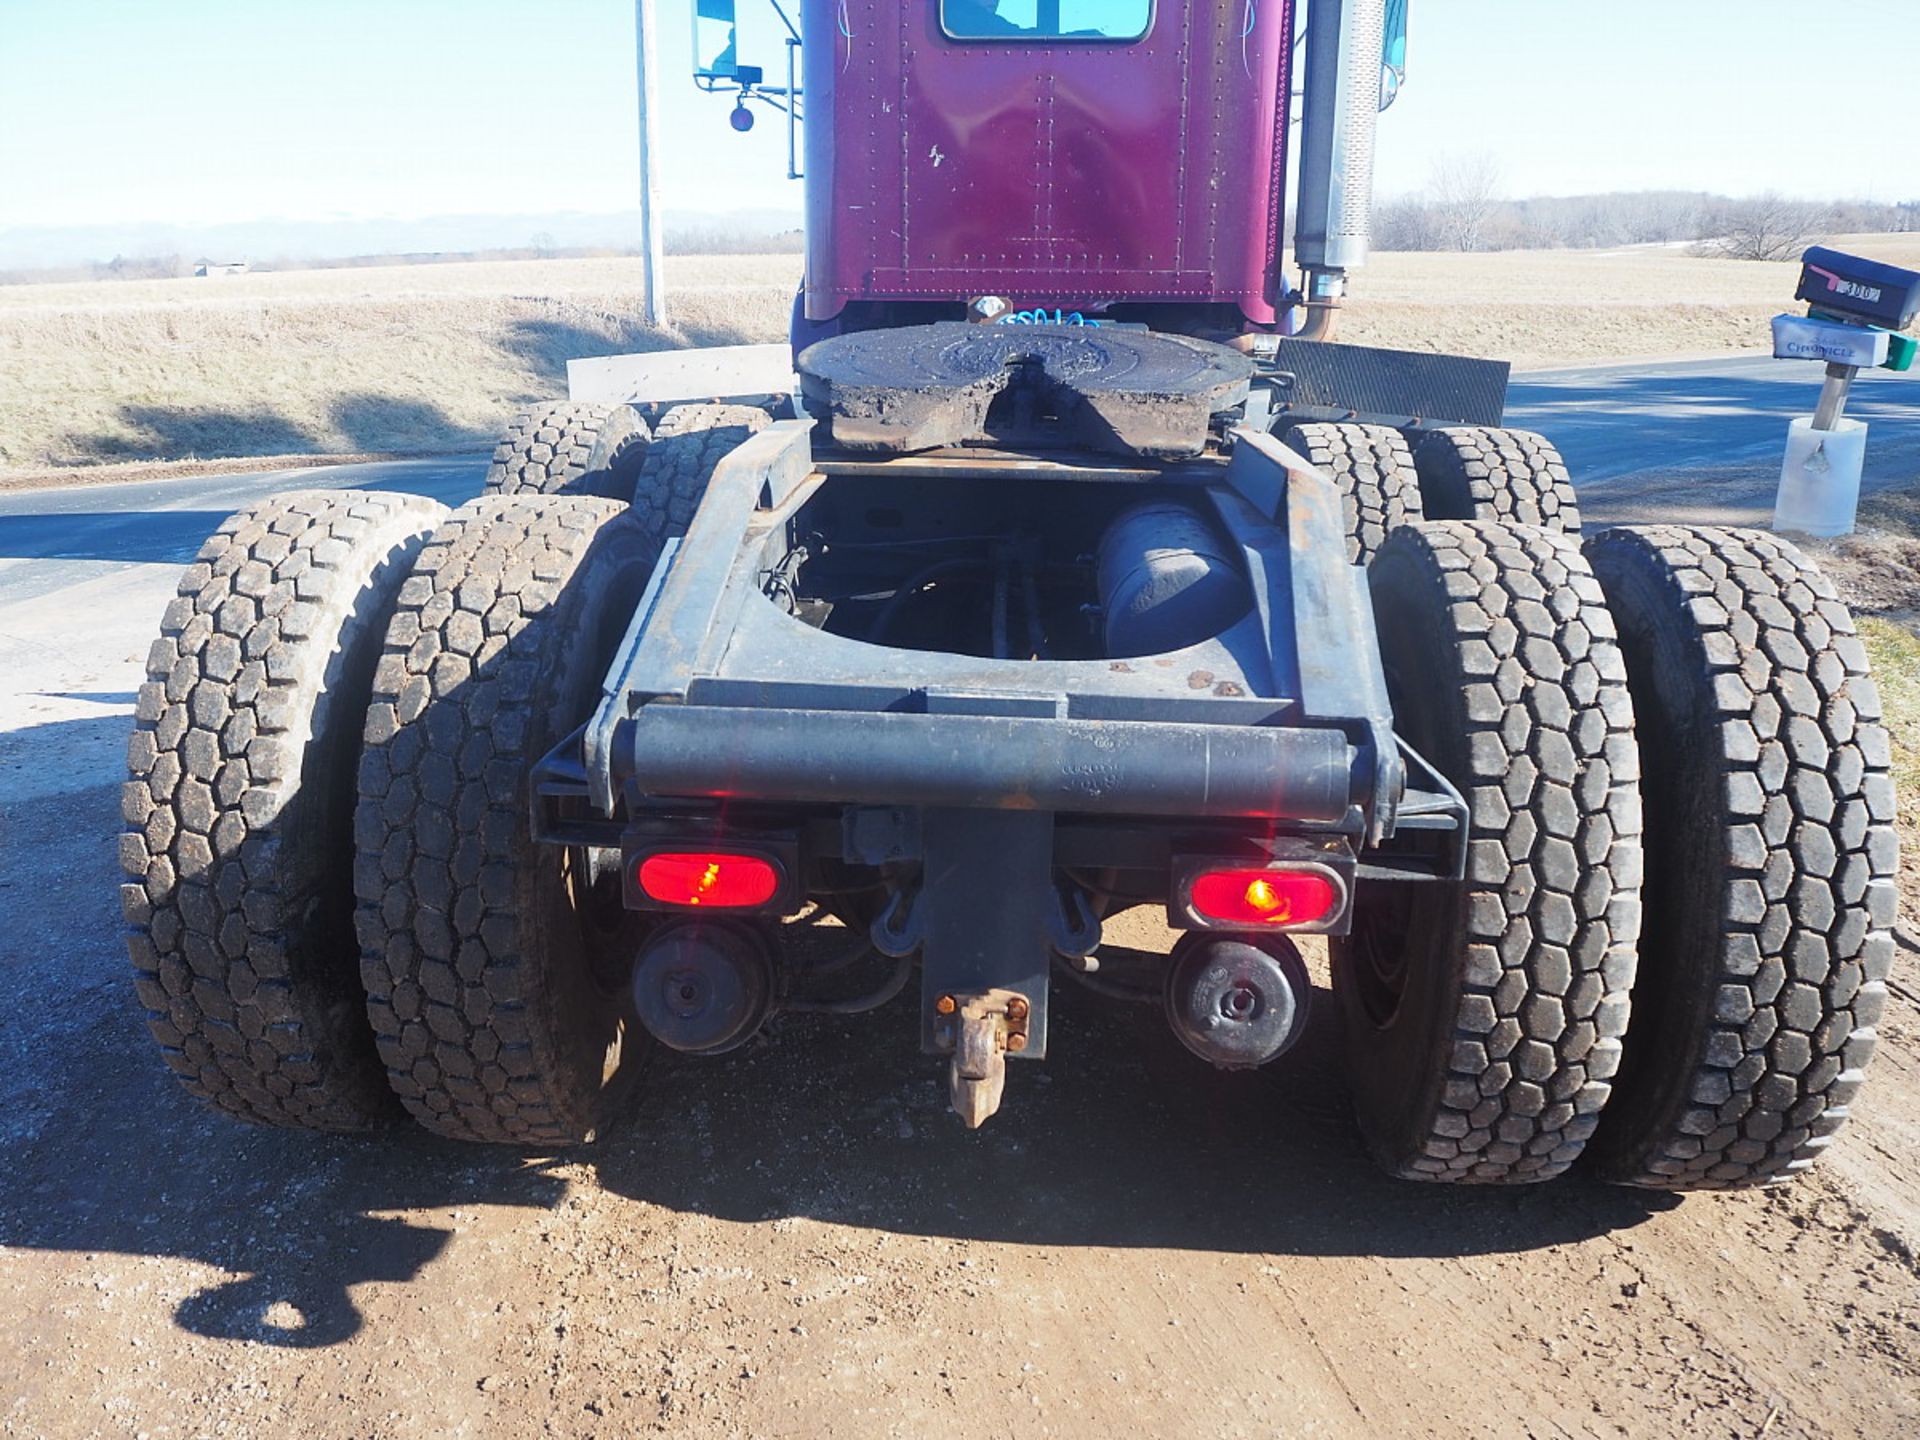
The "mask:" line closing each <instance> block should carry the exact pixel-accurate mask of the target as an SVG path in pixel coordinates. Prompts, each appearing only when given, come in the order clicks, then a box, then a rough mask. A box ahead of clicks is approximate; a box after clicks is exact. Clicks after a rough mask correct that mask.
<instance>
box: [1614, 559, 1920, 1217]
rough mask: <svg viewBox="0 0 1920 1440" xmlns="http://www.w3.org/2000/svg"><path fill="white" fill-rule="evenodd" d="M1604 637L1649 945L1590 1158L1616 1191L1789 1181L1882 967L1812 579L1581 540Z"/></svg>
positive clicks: (1885, 782)
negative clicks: (1610, 656) (1607, 622)
mask: <svg viewBox="0 0 1920 1440" xmlns="http://www.w3.org/2000/svg"><path fill="white" fill-rule="evenodd" d="M1587 555H1588V558H1589V559H1590V560H1591V562H1592V564H1593V567H1594V570H1595V572H1596V574H1598V576H1599V578H1600V583H1601V585H1602V587H1603V588H1604V589H1605V590H1606V593H1607V603H1608V605H1609V606H1610V607H1611V609H1612V610H1613V613H1614V616H1615V619H1616V620H1617V621H1618V623H1619V626H1620V640H1621V646H1622V648H1623V649H1624V651H1625V653H1626V659H1627V675H1628V678H1629V681H1630V682H1631V684H1632V686H1633V692H1634V705H1635V707H1636V709H1637V710H1638V712H1639V716H1640V736H1641V747H1642V753H1643V755H1644V757H1645V764H1646V783H1647V856H1648V860H1649V862H1650V863H1649V866H1648V871H1649V874H1648V878H1647V891H1646V898H1647V935H1646V939H1645V941H1644V942H1643V943H1642V947H1641V963H1640V976H1639V979H1638V981H1637V982H1636V984H1635V990H1634V1002H1635V1003H1634V1020H1633V1024H1632V1026H1631V1028H1629V1030H1628V1032H1627V1037H1626V1048H1625V1053H1624V1055H1623V1057H1622V1060H1621V1066H1620V1078H1619V1083H1618V1088H1617V1093H1616V1094H1615V1096H1614V1100H1613V1103H1612V1105H1611V1106H1609V1107H1608V1110H1607V1113H1606V1115H1605V1117H1604V1118H1603V1119H1602V1120H1601V1123H1600V1130H1599V1134H1598V1135H1597V1136H1596V1137H1595V1140H1594V1144H1593V1146H1592V1148H1591V1149H1590V1151H1589V1152H1588V1153H1589V1161H1590V1163H1591V1164H1592V1165H1593V1166H1594V1168H1595V1169H1596V1170H1598V1171H1599V1173H1600V1174H1602V1175H1603V1176H1605V1177H1606V1178H1608V1179H1611V1180H1617V1181H1621V1182H1624V1183H1627V1184H1633V1185H1643V1186H1652V1187H1657V1188H1661V1189H1671V1190H1684V1189H1706V1188H1731V1187H1738V1186H1748V1185H1757V1184H1764V1183H1766V1182H1768V1181H1770V1180H1777V1179H1782V1178H1785V1177H1787V1176H1791V1175H1793V1174H1795V1173H1797V1172H1798V1171H1801V1170H1804V1169H1806V1168H1807V1167H1808V1166H1809V1165H1811V1164H1812V1163H1813V1161H1814V1159H1815V1158H1816V1157H1817V1156H1818V1155H1819V1153H1820V1152H1821V1150H1823V1149H1824V1148H1825V1147H1826V1146H1827V1145H1828V1144H1829V1143H1830V1142H1831V1140H1832V1138H1833V1135H1834V1132H1835V1131H1837V1130H1838V1129H1839V1128H1840V1126H1841V1124H1842V1123H1843V1122H1844V1121H1845V1119H1846V1117H1847V1114H1848V1111H1849V1109H1850V1107H1851V1105H1852V1101H1853V1097H1854V1095H1855V1094H1856V1093H1857V1091H1858V1090H1859V1088H1860V1084H1861V1081H1862V1079H1863V1078H1864V1071H1865V1069H1866V1065H1867V1061H1868V1058H1869V1057H1870V1056H1871V1055H1872V1053H1873V1048H1874V1042H1875V1033H1874V1028H1873V1027H1874V1025H1875V1023H1876V1022H1877V1021H1878V1019H1879V1016H1880V1011H1881V1007H1882V1006H1883V1005H1884V1003H1885V1000H1886V984H1885V981H1886V977H1887V971H1888V967H1889V965H1890V964H1891V961H1892V957H1893V936H1892V933H1891V931H1890V928H1889V927H1890V926H1891V925H1892V923H1893V918H1894V906H1895V892H1894V871H1895V865H1896V862H1897V858H1898V857H1897V855H1896V844H1895V836H1894V831H1893V827H1892V823H1891V822H1892V820H1893V805H1894V793H1893V782H1892V780H1891V778H1890V776H1889V773H1888V764H1889V761H1890V758H1891V757H1890V753H1889V748H1888V743H1887V735H1886V732H1885V731H1884V730H1883V729H1882V728H1881V726H1880V724H1879V720H1880V702H1879V698H1878V696H1877V695H1876V694H1875V691H1874V688H1873V682H1872V681H1871V680H1870V679H1869V678H1868V677H1867V662H1866V654H1865V652H1864V650H1863V649H1862V648H1861V645H1860V642H1859V641H1858V640H1857V639H1856V638H1855V637H1854V631H1853V620H1852V617H1851V616H1850V615H1849V614H1848V613H1847V610H1846V607H1845V606H1844V605H1842V604H1841V603H1840V600H1839V597H1838V596H1837V595H1836V593H1835V591H1834V588H1833V585H1832V584H1831V582H1829V581H1828V580H1827V578H1826V577H1825V576H1824V575H1822V574H1821V573H1820V572H1819V571H1818V570H1816V569H1815V568H1814V567H1813V566H1812V564H1810V563H1809V562H1808V561H1807V560H1806V559H1805V558H1804V557H1803V556H1802V555H1801V554H1800V552H1799V551H1798V550H1796V549H1795V548H1794V547H1793V546H1792V545H1790V544H1788V543H1786V542H1785V541H1783V540H1781V539H1779V538H1777V537H1775V536H1772V535H1768V534H1764V533H1762V532H1759V531H1751V530H1716V529H1708V528H1702V527H1693V526H1679V525H1658V526H1648V527H1646V528H1632V529H1617V530H1608V531H1606V532H1604V533H1603V534H1601V535H1599V536H1596V537H1595V538H1594V539H1593V540H1591V541H1589V542H1588V544H1587Z"/></svg>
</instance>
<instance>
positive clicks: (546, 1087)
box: [354, 495, 654, 1145]
mask: <svg viewBox="0 0 1920 1440" xmlns="http://www.w3.org/2000/svg"><path fill="white" fill-rule="evenodd" d="M653 559H654V551H653V548H652V546H651V545H650V544H648V542H647V540H646V538H645V536H644V535H643V534H642V532H641V530H640V527H639V526H638V524H636V523H635V522H634V520H633V519H632V518H631V516H630V515H628V514H627V513H626V512H625V511H624V508H623V507H622V506H621V505H620V504H618V503H617V502H614V501H610V500H602V499H593V498H588V497H584V496H567V495H559V496H531V495H520V496H497V497H482V498H481V499H478V500H475V501H473V502H471V503H470V504H468V505H465V506H463V507H462V508H461V509H460V510H458V511H456V512H455V513H454V515H453V516H452V518H451V519H449V520H448V521H447V523H446V524H445V525H443V526H441V528H440V529H439V530H437V531H435V532H434V535H433V539H432V541H431V542H430V543H429V544H428V546H427V547H426V549H425V550H424V551H423V552H422V553H421V556H420V559H419V561H418V562H417V564H416V565H415V569H414V574H413V576H412V577H411V579H409V581H408V582H407V584H406V585H405V586H404V587H403V588H402V590H401V592H400V600H399V606H398V609H397V610H396V612H395V614H394V617H393V624H392V625H391V627H389V629H388V631H387V642H386V653H385V654H384V655H383V656H382V657H381V660H380V665H379V669H378V671H377V672H376V674H375V677H374V685H373V703H372V704H371V705H370V706H369V708H368V711H367V739H366V747H365V750H364V751H363V753H362V755H361V759H360V773H359V790H360V800H359V806H358V809H357V810H356V812H355V817H354V841H355V851H356V853H355V859H354V888H355V891H356V893H357V894H358V896H359V900H360V906H359V914H358V919H357V924H358V930H359V935H360V945H361V952H362V960H361V967H362V969H361V973H362V977H363V980H364V982H365V985H366V989H367V1013H368V1015H369V1016H370V1017H371V1019H372V1023H373V1029H374V1033H375V1034H376V1035H377V1037H378V1042H379V1050H380V1056H381V1058H382V1060H384V1061H385V1063H386V1067H387V1077H388V1080H389V1083H390V1084H391V1085H392V1086H393V1089H394V1091H395V1092H396V1093H397V1094H398V1095H399V1096H400V1098H401V1100H402V1102H403V1103H404V1104H405V1105H406V1107H407V1109H408V1110H409V1111H411V1112H412V1113H413V1116H414V1118H415V1119H417V1120H419V1121H420V1123H421V1124H423V1125H425V1126H426V1127H427V1128H428V1129H429V1130H433V1131H435V1132H437V1133H439V1134H441V1135H446V1136H450V1137H452V1138H455V1139H461V1140H482V1141H504V1142H508V1143H514V1144H526V1145H531V1144H559V1145H565V1144H572V1143H576V1142H580V1141H587V1140H591V1139H593V1138H595V1136H596V1135H597V1134H598V1133H599V1132H600V1131H601V1130H602V1129H603V1128H604V1126H605V1125H606V1124H607V1123H608V1122H609V1120H611V1119H612V1118H613V1117H614V1116H615V1115H616V1114H617V1113H618V1112H619V1110H620V1109H621V1107H622V1105H623V1103H624V1101H625V1100H626V1098H627V1096H628V1095H629V1094H630V1093H631V1091H632V1089H633V1087H634V1085H635V1083H636V1082H637V1080H638V1078H639V1075H640V1072H641V1069H642V1065H643V1062H644V1057H645V1052H646V1048H647V1047H646V1045H645V1043H644V1041H643V1037H642V1036H641V1032H640V1031H639V1029H638V1027H637V1026H636V1024H635V1022H634V1015H633V996H632V990H631V985H630V971H631V964H632V957H633V954H634V952H635V949H636V948H637V946H636V945H635V944H634V943H633V942H634V940H635V939H636V936H635V934H634V932H633V927H632V921H631V917H630V916H629V914H628V912H627V911H626V910H625V909H624V908H623V907H622V905H621V900H620V883H619V870H618V865H617V862H616V863H614V864H613V865H611V866H609V865H607V864H606V863H605V859H606V857H605V856H604V855H602V854H600V853H599V852H590V851H586V850H574V849H562V848H560V847H556V846H549V845H541V844H536V843H535V841H534V839H533V835H532V830H531V821H530V815H529V800H528V791H527V781H528V770H529V768H530V767H531V766H532V765H533V764H534V762H536V761H538V760H539V759H540V758H541V757H542V756H544V755H545V754H546V752H547V751H548V750H549V749H551V748H552V747H553V746H554V745H555V744H557V743H559V741H560V740H562V739H563V738H564V737H565V736H566V734H567V733H568V731H570V730H571V729H573V727H574V726H576V725H578V724H579V723H581V722H582V721H583V720H585V719H587V718H588V716H589V715H590V714H591V712H592V710H593V706H594V702H595V700H596V699H597V698H598V696H599V693H600V691H599V687H600V682H601V679H602V677H603V675H604V672H605V669H606V666H607V664H608V662H609V660H610V658H611V655H612V652H613V650H614V649H615V647H616V646H617V645H618V643H619V640H620V637H621V635H622V634H623V633H624V631H625V628H626V625H627V623H628V621H629V620H630V619H631V617H632V614H633V609H634V606H635V605H636V604H637V603H638V601H639V598H640V593H641V591H642V589H643V588H644V587H645V583H646V579H647V575H648V573H649V572H650V570H651V567H652V563H653Z"/></svg>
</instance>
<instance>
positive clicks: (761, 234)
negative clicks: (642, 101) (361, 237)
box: [0, 226, 806, 285]
mask: <svg viewBox="0 0 1920 1440" xmlns="http://www.w3.org/2000/svg"><path fill="white" fill-rule="evenodd" d="M805 245H806V241H805V236H804V235H803V233H802V232H801V231H799V230H783V231H749V230H739V229H728V228H726V227H723V226H715V227H712V228H706V227H699V228H693V227H688V228H675V229H671V230H669V231H668V232H667V234H666V236H665V239H664V241H663V248H664V249H665V250H666V253H667V254H669V255H797V254H799V253H800V252H801V251H802V250H803V249H804V248H805ZM639 253H640V251H639V247H638V246H630V247H622V246H604V245H601V246H595V245H556V244H554V243H553V242H552V240H551V238H550V237H548V236H543V235H535V236H533V237H532V238H531V239H530V240H529V241H528V242H527V243H526V244H525V245H515V246H509V247H505V248H494V249H489V250H427V251H411V252H407V253H392V254H381V255H341V256H320V257H310V256H294V255H279V256H270V257H266V258H261V259H255V258H253V257H251V256H228V255H220V256H186V255H116V256H114V257H113V258H112V259H111V260H101V261H95V262H93V263H91V264H86V265H56V266H46V267H43V268H37V269H13V270H0V285H49V284H59V283H61V282H65V281H86V280H178V279H183V278H185V277H186V276H189V275H192V274H194V272H195V271H197V270H199V269H200V268H201V267H202V266H205V265H209V264H211V265H213V266H215V267H218V266H219V265H222V264H226V263H230V262H232V261H235V260H245V261H247V262H248V264H247V268H248V269H249V270H252V271H267V270H355V269H363V268H371V267H373V266H376V265H449V264H459V263H464V262H466V261H472V260H605V259H618V258H621V257H625V256H632V255H638V254H639Z"/></svg>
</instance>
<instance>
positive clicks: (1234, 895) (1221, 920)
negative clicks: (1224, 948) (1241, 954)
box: [1186, 865, 1343, 930]
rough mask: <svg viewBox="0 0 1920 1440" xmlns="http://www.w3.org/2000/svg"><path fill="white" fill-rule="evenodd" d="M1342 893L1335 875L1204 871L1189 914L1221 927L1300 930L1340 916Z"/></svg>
mask: <svg viewBox="0 0 1920 1440" xmlns="http://www.w3.org/2000/svg"><path fill="white" fill-rule="evenodd" d="M1342 898H1343V889H1342V886H1341V884H1340V882H1339V880H1338V879H1337V878H1336V877H1335V875H1334V874H1333V872H1331V871H1329V870H1321V869H1298V870H1276V869H1273V868H1271V867H1265V866H1258V865H1247V866H1227V867H1222V868H1219V869H1209V870H1202V871H1200V872H1198V873H1197V874H1195V875H1194V876H1193V878H1192V879H1191V880H1190V881H1188V883H1187V891H1186V902H1187V909H1188V910H1189V911H1190V912H1191V913H1192V915H1193V918H1195V919H1196V920H1198V921H1200V922H1201V923H1202V924H1205V925H1209V926H1218V927H1221V928H1238V927H1246V928H1249V929H1268V928H1272V929H1289V930H1291V929H1299V928H1303V927H1307V926H1312V925H1317V924H1319V923H1320V922H1322V921H1324V920H1327V919H1328V918H1330V917H1332V916H1333V915H1335V914H1336V913H1337V912H1338V911H1339V909H1340V905H1341V901H1342Z"/></svg>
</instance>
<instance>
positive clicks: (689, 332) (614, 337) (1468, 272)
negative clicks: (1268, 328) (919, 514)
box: [0, 235, 1920, 474]
mask: <svg viewBox="0 0 1920 1440" xmlns="http://www.w3.org/2000/svg"><path fill="white" fill-rule="evenodd" d="M1842 243H1852V244H1855V245H1857V246H1858V247H1859V248H1861V249H1863V250H1866V251H1868V252H1869V253H1871V254H1874V255H1876V256H1878V257H1880V258H1884V259H1887V260H1891V261H1894V262H1896V263H1906V264H1920V236H1915V235H1897V236H1872V237H1854V238H1853V239H1852V240H1851V241H1850V242H1846V241H1843V242H1842ZM799 273H800V257H799V256H796V255H776V256H688V257H679V258H674V259H670V260H669V261H668V262H667V279H668V284H669V285H670V287H671V303H672V306H673V310H674V320H675V329H674V330H673V331H672V332H660V331H655V330H653V329H650V328H649V327H648V326H646V325H644V324H642V323H641V322H640V320H639V319H638V318H637V312H638V295H639V284H640V267H639V263H638V262H637V261H634V260H542V261H520V262H476V263H470V264H449V265H419V266H395V267H390V268H379V269H352V270H313V271H289V272H285V273H280V274H259V275H247V276H241V277H236V278H232V279H223V280H153V281H115V282H101V283H92V284H66V285H37V286H12V287H0V474H5V473H7V472H9V471H11V472H15V473H18V472H21V471H30V470H36V469H41V468H44V467H49V466H79V465H96V464H100V463H103V462H111V461H127V460H154V459H157V460H180V459H192V458H208V457H216V456H267V455H299V454H341V453H355V452H369V451H389V452H428V451H448V450H459V449H465V448H479V447H482V446H485V445H487V444H489V443H491V439H492V437H493V435H494V434H495V433H496V432H497V431H498V430H499V428H500V427H501V426H502V424H503V423H504V422H505V420H506V418H507V417H508V416H509V414H510V413H511V412H512V411H513V410H514V409H515V408H516V407H517V406H519V405H521V404H523V403H525V402H527V401H529V400H534V399H539V398H543V397H547V396H552V395H557V394H560V393H562V391H563V389H564V386H565V363H566V361H567V360H568V359H569V358H570V357H573V356H579V355H592V354H617V353H620V352H623V351H632V350H651V349H660V348H664V347H668V346H674V345H688V344H730V343H741V342H745V341H755V340H775V339H779V338H780V337H781V336H783V335H784V334H785V330H786V321H787V313H788V307H789V305H790V303H791V299H792V295H793V292H794V289H795V286H796V284H797V282H798V280H799ZM1793 280H1794V267H1793V266H1791V265H1768V264H1753V263H1748V262H1743V261H1732V260H1704V259H1694V258H1692V257H1690V256H1687V255H1685V254H1684V253H1681V252H1678V251H1673V250H1665V249H1636V250H1628V251H1614V252H1586V251H1533V252H1504V253H1499V254H1485V255H1454V254H1446V255H1439V254H1433V255H1429V254H1383V255H1379V256H1376V257H1375V259H1374V261H1373V262H1372V263H1371V264H1370V265H1369V266H1368V268H1367V269H1366V270H1365V271H1364V272H1363V273H1362V274H1361V275H1360V276H1359V277H1358V279H1357V283H1356V293H1355V300H1354V303H1353V305H1352V309H1351V313H1350V317H1349V320H1348V323H1347V326H1346V330H1345V338H1348V339H1351V340H1354V341H1356V342H1362V343H1370V344H1378V345H1388V346H1398V347H1404V348H1408V349H1432V350H1450V351H1454V352H1456V353H1462V354H1469V355H1483V356H1489V357H1494V358H1500V359H1507V360H1511V361H1513V362H1514V363H1515V365H1516V366H1519V367H1521V368H1534V369H1537V368H1542V367H1549V366H1554V365H1569V364H1583V363H1593V362H1597V361H1604V360H1610V359H1627V358H1637V357H1643V356H1655V355H1675V354H1704V353H1709V352H1715V351H1728V350H1740V349H1749V350H1750V349H1754V348H1758V347H1760V346H1762V345H1764V344H1765V341H1766V322H1767V318H1768V317H1769V316H1770V315H1772V314H1774V313H1775V312H1777V311H1778V310H1781V309H1783V308H1785V307H1786V306H1787V305H1788V303H1789V297H1791V295H1792V293H1793Z"/></svg>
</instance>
